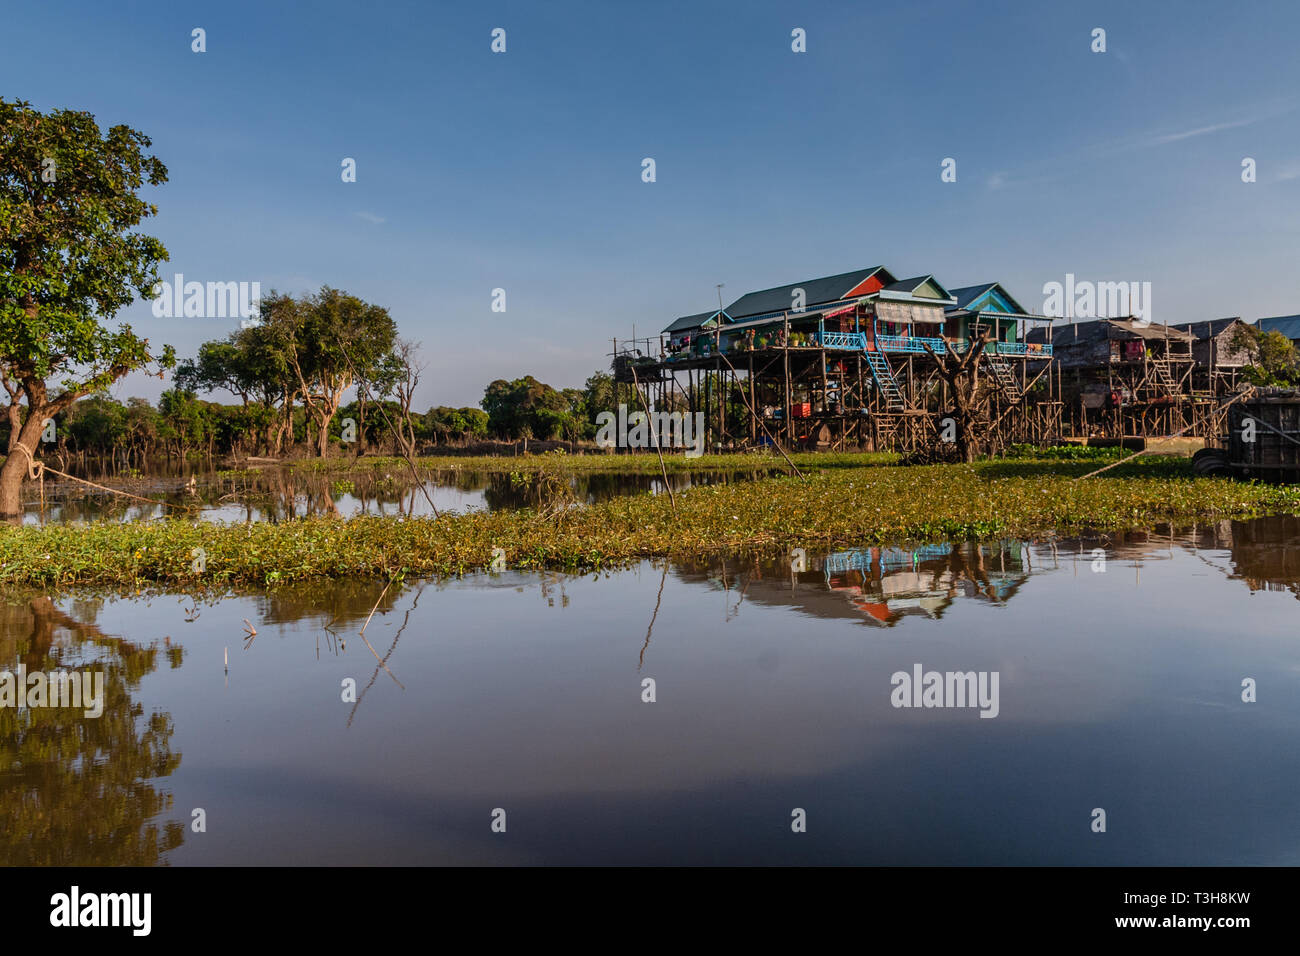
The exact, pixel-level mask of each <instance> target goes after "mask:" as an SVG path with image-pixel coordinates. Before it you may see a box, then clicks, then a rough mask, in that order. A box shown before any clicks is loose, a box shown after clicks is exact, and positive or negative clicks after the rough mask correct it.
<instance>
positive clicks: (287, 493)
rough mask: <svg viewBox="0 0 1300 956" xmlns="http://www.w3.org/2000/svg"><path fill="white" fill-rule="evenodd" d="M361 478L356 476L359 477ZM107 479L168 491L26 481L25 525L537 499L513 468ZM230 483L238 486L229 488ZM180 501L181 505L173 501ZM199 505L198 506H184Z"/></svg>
mask: <svg viewBox="0 0 1300 956" xmlns="http://www.w3.org/2000/svg"><path fill="white" fill-rule="evenodd" d="M670 477H671V480H672V484H673V488H674V490H679V491H680V490H684V489H686V488H689V487H691V486H692V485H695V484H712V483H714V482H720V481H741V480H748V479H749V478H751V477H753V476H752V475H748V474H744V475H732V474H727V473H717V474H699V475H692V474H675V475H672V476H670ZM354 478H355V479H356V480H355V481H354V480H353V479H354ZM97 479H98V480H100V481H105V480H107V481H108V482H109V486H110V487H120V489H121V490H124V491H127V492H128V493H130V494H133V495H137V496H139V497H141V498H150V497H157V496H158V495H159V494H162V495H165V501H166V502H167V504H164V503H163V502H162V501H155V502H152V503H149V502H144V501H139V500H134V499H129V498H125V497H122V496H117V495H112V494H109V493H107V492H100V491H87V490H86V489H85V488H82V487H79V486H74V485H72V484H71V483H67V482H64V483H62V484H60V485H55V484H50V485H49V486H48V487H47V490H46V495H45V503H44V508H43V510H42V506H41V500H40V495H39V492H37V491H34V490H33V489H32V488H31V487H30V486H27V487H25V493H26V494H27V495H28V496H29V497H28V499H27V500H25V501H24V503H23V523H24V524H28V525H36V524H41V523H42V521H44V523H46V524H63V523H70V524H81V523H85V522H90V521H105V520H113V521H152V520H155V519H158V518H165V517H169V516H172V517H175V516H181V515H186V514H197V517H198V518H199V519H200V520H203V521H222V522H245V521H266V520H284V519H286V518H290V517H304V516H306V515H310V514H334V515H338V516H340V517H343V518H351V517H354V516H356V515H360V514H368V515H393V516H400V515H407V516H412V515H414V516H417V517H424V516H428V515H432V514H433V513H434V509H435V508H436V509H437V511H438V513H439V514H441V513H443V512H448V511H457V512H461V513H464V512H467V511H481V510H497V509H502V508H518V507H523V506H524V505H525V504H528V503H530V502H528V501H526V500H525V496H524V492H523V491H522V490H520V489H519V488H516V487H515V486H514V485H512V483H511V481H510V477H509V475H508V474H493V475H475V474H472V473H471V474H462V475H446V476H441V477H436V478H433V479H431V480H428V481H424V482H422V485H423V487H421V485H417V484H414V483H413V482H411V481H409V480H408V479H407V476H405V475H404V474H402V473H401V472H400V471H398V472H397V473H396V474H394V475H385V474H380V473H374V474H372V473H369V472H364V471H363V472H362V473H361V475H360V476H359V477H358V476H357V475H351V474H343V473H340V474H337V475H313V474H311V473H307V474H304V475H298V476H294V477H292V478H290V477H286V476H284V475H281V474H280V473H278V472H276V471H271V470H268V471H266V472H264V473H261V474H259V475H257V476H256V477H255V478H253V479H249V480H248V482H247V483H245V482H242V481H241V482H239V483H238V484H236V483H234V482H229V481H228V482H226V483H225V484H222V483H220V482H218V481H216V480H214V479H213V477H212V476H211V475H209V476H207V478H206V479H205V483H206V484H205V486H204V487H203V488H201V489H200V491H199V494H197V495H191V494H190V493H189V492H188V491H187V490H186V488H187V486H186V484H185V482H184V480H183V479H181V478H179V477H168V478H156V479H149V480H147V481H145V482H143V483H137V484H131V483H124V482H121V481H117V482H114V481H113V479H103V478H102V477H99V476H97ZM571 483H572V486H573V487H574V491H575V493H576V494H577V497H578V499H579V501H582V502H595V501H604V500H607V499H609V498H613V497H618V496H622V495H636V494H646V493H650V494H662V493H663V480H662V478H660V477H659V476H658V475H600V474H595V475H579V476H576V477H574V478H572V479H571ZM227 487H229V488H230V490H229V491H227ZM169 505H171V506H175V507H169ZM191 506H192V507H194V509H195V510H194V511H188V512H187V511H186V510H184V509H185V508H186V507H191Z"/></svg>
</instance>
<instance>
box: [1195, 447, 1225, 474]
mask: <svg viewBox="0 0 1300 956" xmlns="http://www.w3.org/2000/svg"><path fill="white" fill-rule="evenodd" d="M1192 474H1194V475H1195V476H1196V477H1197V478H1218V477H1224V476H1227V475H1230V474H1232V468H1231V467H1230V466H1229V464H1228V454H1227V452H1225V451H1224V450H1223V449H1221V448H1202V449H1201V450H1200V451H1198V452H1197V453H1196V454H1194V455H1193V456H1192Z"/></svg>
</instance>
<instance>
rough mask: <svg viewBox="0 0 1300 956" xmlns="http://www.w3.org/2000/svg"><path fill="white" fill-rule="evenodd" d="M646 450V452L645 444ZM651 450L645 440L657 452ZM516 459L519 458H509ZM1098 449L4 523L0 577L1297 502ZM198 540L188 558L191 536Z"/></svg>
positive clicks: (960, 528) (849, 531) (839, 536)
mask: <svg viewBox="0 0 1300 956" xmlns="http://www.w3.org/2000/svg"><path fill="white" fill-rule="evenodd" d="M643 457H644V456H643ZM651 457H652V456H651ZM505 462H506V463H508V464H510V465H512V466H513V467H514V468H515V469H518V468H519V464H520V460H519V459H506V460H505ZM1092 467H1093V465H1092V464H1091V463H1052V464H1050V465H1049V464H1045V463H1043V462H1032V461H1016V462H1007V461H995V462H981V463H977V464H975V465H931V466H917V467H908V468H891V467H872V468H859V469H847V468H844V467H838V466H837V467H829V468H824V469H822V470H815V471H811V472H808V473H807V474H806V477H805V478H804V479H802V480H801V479H799V478H797V477H793V476H780V477H774V478H768V479H764V480H760V481H755V482H748V483H740V484H721V485H709V486H700V487H694V488H691V489H688V490H685V491H682V492H680V493H678V495H677V502H676V504H677V507H676V511H674V510H673V508H672V504H671V503H670V501H669V500H668V497H667V496H666V495H654V494H642V495H637V496H629V497H622V498H616V499H613V500H610V501H607V502H603V503H600V504H596V505H591V506H587V507H575V508H565V509H556V508H554V507H550V506H545V505H542V506H539V507H536V508H527V509H522V510H517V511H495V512H479V511H474V512H470V513H467V514H455V513H452V514H444V515H443V517H442V518H440V519H437V520H434V519H432V518H420V517H416V518H402V517H372V516H363V517H355V518H351V519H348V520H343V519H340V518H328V517H315V518H306V519H302V520H297V521H290V522H282V523H278V524H270V523H251V524H216V523H207V522H195V521H190V520H183V519H174V520H168V521H152V522H147V523H145V522H140V523H130V522H127V523H112V524H109V523H101V524H87V525H50V526H46V527H43V528H41V527H22V528H19V527H12V528H6V529H4V530H2V531H0V583H2V584H4V585H5V586H18V585H24V586H37V587H47V588H54V587H64V586H68V585H73V584H95V585H110V586H129V587H134V586H138V585H141V584H145V583H149V584H161V585H167V586H176V587H182V588H196V589H199V588H209V587H224V586H233V585H267V584H275V583H280V582H288V581H297V580H305V579H311V578H329V577H341V576H356V575H364V576H377V577H392V576H407V575H455V574H463V573H466V572H471V571H479V570H484V569H486V568H487V567H488V566H489V565H490V563H491V561H492V555H493V549H494V548H500V549H502V551H504V553H505V556H506V563H507V566H508V567H510V568H512V569H532V568H556V569H565V570H573V571H580V570H581V571H586V570H592V569H601V568H604V567H609V566H613V565H619V564H624V563H628V562H631V561H635V560H638V559H641V558H646V557H664V556H668V557H688V556H700V555H707V554H711V553H719V552H726V551H736V550H751V549H756V548H789V547H795V546H804V547H807V546H811V545H817V546H827V547H831V546H834V547H841V546H853V545H863V544H873V543H880V542H886V541H890V542H895V541H937V540H947V539H966V538H984V537H992V536H1000V535H1019V536H1035V535H1041V534H1046V533H1048V532H1052V531H1055V532H1060V533H1064V532H1066V531H1068V530H1070V529H1078V528H1083V527H1090V528H1104V529H1134V528H1144V527H1150V526H1151V525H1153V524H1156V523H1160V522H1174V523H1184V524H1190V523H1193V522H1203V521H1211V520H1221V519H1227V518H1247V517H1254V516H1258V515H1262V514H1270V513H1286V512H1296V511H1298V510H1300V486H1267V485H1260V484H1244V483H1239V482H1233V481H1223V480H1214V479H1195V480H1193V479H1191V478H1188V477H1185V475H1186V472H1187V466H1186V462H1185V461H1175V462H1166V461H1159V460H1157V461H1143V460H1141V459H1139V460H1138V462H1136V463H1134V464H1133V465H1125V466H1122V467H1121V468H1117V469H1115V470H1114V471H1112V472H1108V473H1106V474H1105V475H1100V476H1098V477H1096V478H1090V479H1088V480H1086V481H1074V480H1072V479H1073V478H1075V477H1078V476H1079V475H1082V474H1084V473H1086V472H1087V471H1089V470H1091V468H1092ZM195 548H202V549H203V550H204V553H205V555H206V560H205V563H204V567H203V569H202V570H201V571H195V570H194V569H193V567H192V558H191V555H192V552H193V549H195Z"/></svg>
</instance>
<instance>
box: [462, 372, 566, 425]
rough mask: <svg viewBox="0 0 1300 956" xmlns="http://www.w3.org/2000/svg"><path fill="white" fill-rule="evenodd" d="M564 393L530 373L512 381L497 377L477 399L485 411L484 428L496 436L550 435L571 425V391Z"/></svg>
mask: <svg viewBox="0 0 1300 956" xmlns="http://www.w3.org/2000/svg"><path fill="white" fill-rule="evenodd" d="M570 392H571V394H570V395H568V396H566V395H565V394H563V393H561V392H557V391H556V390H555V389H553V388H551V386H549V385H546V384H545V383H543V382H539V381H537V379H535V378H533V377H532V376H531V375H525V376H524V377H523V378H517V379H515V380H514V381H513V382H507V381H505V380H504V379H497V380H496V381H495V382H493V383H492V384H491V385H489V386H488V387H487V389H486V390H485V392H484V394H483V401H482V402H481V403H480V404H481V405H482V406H483V410H484V411H485V412H487V415H488V430H489V431H490V432H491V433H492V434H494V435H497V436H498V437H500V438H511V439H515V438H533V437H538V438H553V437H555V436H556V435H558V434H562V433H564V431H565V429H566V428H568V427H570V426H571V422H570V416H573V415H574V407H573V402H574V395H576V394H577V392H576V390H570Z"/></svg>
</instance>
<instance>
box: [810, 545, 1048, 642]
mask: <svg viewBox="0 0 1300 956" xmlns="http://www.w3.org/2000/svg"><path fill="white" fill-rule="evenodd" d="M822 573H823V576H824V577H825V580H826V586H827V588H829V589H830V590H831V591H835V592H839V593H841V594H843V595H845V596H846V597H847V598H848V601H849V604H850V605H851V606H852V607H853V608H854V609H855V610H857V611H859V612H861V613H862V614H863V615H864V616H865V617H866V619H867V620H868V621H869V622H875V623H880V624H886V625H892V624H896V623H897V622H898V621H900V620H901V619H902V618H904V617H906V616H909V615H919V616H923V617H928V618H939V617H942V616H943V612H944V610H945V609H946V608H947V607H948V605H950V604H952V602H953V601H954V600H955V599H956V598H959V597H962V598H975V599H978V600H984V601H991V602H993V603H996V604H1002V603H1004V602H1006V601H1007V600H1008V599H1010V597H1011V596H1012V595H1013V594H1015V593H1016V591H1017V590H1019V588H1020V585H1021V583H1022V582H1023V581H1024V580H1025V578H1027V577H1028V576H1029V574H1028V571H1027V570H1026V569H1025V561H1024V546H1023V544H1022V542H1020V541H1001V542H995V543H993V544H985V545H979V544H975V543H973V542H967V543H963V544H956V545H952V544H934V545H923V546H921V547H918V548H916V549H915V550H910V551H908V550H903V549H900V548H862V549H857V550H853V551H838V552H836V553H834V554H830V555H827V557H826V559H825V560H824V561H823V563H822Z"/></svg>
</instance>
